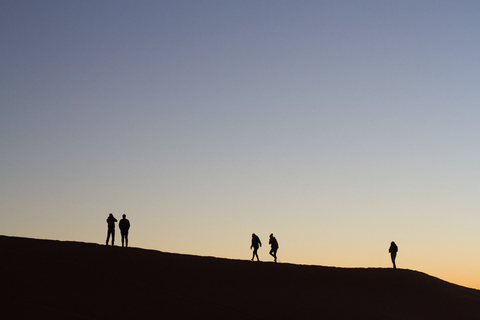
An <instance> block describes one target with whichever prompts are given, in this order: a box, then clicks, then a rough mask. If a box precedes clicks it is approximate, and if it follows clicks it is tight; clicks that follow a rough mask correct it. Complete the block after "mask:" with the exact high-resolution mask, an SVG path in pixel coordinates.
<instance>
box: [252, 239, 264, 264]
mask: <svg viewBox="0 0 480 320" xmlns="http://www.w3.org/2000/svg"><path fill="white" fill-rule="evenodd" d="M259 246H260V247H261V246H262V242H261V241H260V238H259V237H258V236H257V235H256V234H255V233H252V245H251V246H250V249H252V248H253V256H252V261H253V259H254V258H255V257H257V261H260V259H259V258H258V253H257V251H258V248H259Z"/></svg>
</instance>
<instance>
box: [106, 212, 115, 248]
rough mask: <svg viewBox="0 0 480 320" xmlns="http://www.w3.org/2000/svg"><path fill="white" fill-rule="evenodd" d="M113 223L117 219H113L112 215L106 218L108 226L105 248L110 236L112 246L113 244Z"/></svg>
mask: <svg viewBox="0 0 480 320" xmlns="http://www.w3.org/2000/svg"><path fill="white" fill-rule="evenodd" d="M115 222H117V219H115V217H114V216H113V214H111V213H110V214H109V215H108V218H107V224H108V233H107V246H108V240H110V235H111V236H112V246H113V244H114V242H115Z"/></svg>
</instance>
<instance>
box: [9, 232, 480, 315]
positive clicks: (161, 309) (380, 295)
mask: <svg viewBox="0 0 480 320" xmlns="http://www.w3.org/2000/svg"><path fill="white" fill-rule="evenodd" d="M246 250H247V251H246V256H249V255H250V252H248V248H246ZM0 255H1V266H0V274H1V277H2V286H1V288H2V289H1V294H0V310H1V312H2V318H3V319H103V320H104V319H369V320H371V319H403V320H405V319H408V320H413V319H422V320H425V319H435V320H439V319H455V320H460V319H480V291H478V290H474V289H469V288H466V287H462V286H458V285H455V284H451V283H448V282H445V281H442V280H440V279H438V278H435V277H432V276H429V275H427V274H424V273H421V272H418V271H412V270H405V269H396V270H393V269H385V268H334V267H322V266H307V265H295V264H286V263H278V264H275V263H272V262H252V261H250V260H232V259H221V258H214V257H199V256H192V255H182V254H173V253H165V252H160V251H154V250H145V249H140V248H121V247H111V246H109V247H107V246H105V245H99V244H91V243H81V242H64V241H53V240H38V239H28V238H19V237H7V236H0Z"/></svg>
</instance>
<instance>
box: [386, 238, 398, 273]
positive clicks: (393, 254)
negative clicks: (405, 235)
mask: <svg viewBox="0 0 480 320" xmlns="http://www.w3.org/2000/svg"><path fill="white" fill-rule="evenodd" d="M388 252H390V257H391V258H392V263H393V269H397V265H396V264H395V258H397V252H398V247H397V245H396V244H395V242H393V241H392V243H390V249H388Z"/></svg>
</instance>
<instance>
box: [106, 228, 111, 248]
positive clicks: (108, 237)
mask: <svg viewBox="0 0 480 320" xmlns="http://www.w3.org/2000/svg"><path fill="white" fill-rule="evenodd" d="M109 240H110V230H108V231H107V243H106V245H107V246H108V241H109Z"/></svg>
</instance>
